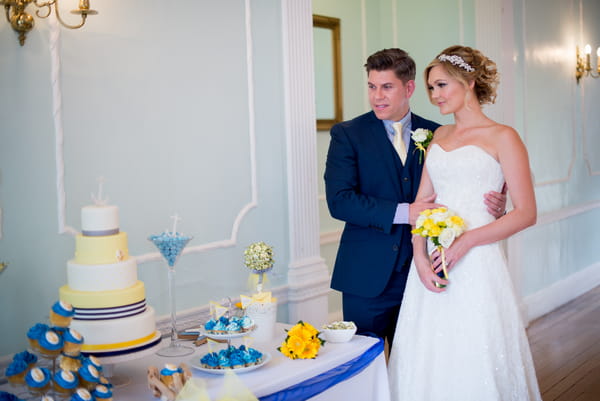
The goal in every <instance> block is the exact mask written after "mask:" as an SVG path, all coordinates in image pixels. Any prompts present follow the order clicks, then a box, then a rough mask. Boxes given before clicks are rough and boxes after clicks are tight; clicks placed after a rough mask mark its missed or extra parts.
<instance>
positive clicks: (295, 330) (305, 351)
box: [277, 320, 325, 359]
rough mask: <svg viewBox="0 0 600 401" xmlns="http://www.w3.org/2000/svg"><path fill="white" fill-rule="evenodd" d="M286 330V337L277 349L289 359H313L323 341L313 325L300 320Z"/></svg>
mask: <svg viewBox="0 0 600 401" xmlns="http://www.w3.org/2000/svg"><path fill="white" fill-rule="evenodd" d="M286 331H287V337H286V338H285V341H284V342H283V343H282V344H281V346H280V347H279V348H277V350H278V351H279V352H281V353H282V354H283V355H285V356H287V357H288V358H290V359H314V358H316V356H317V354H318V353H319V349H320V348H321V345H323V344H325V341H324V340H322V339H321V338H319V334H321V333H320V332H319V331H318V330H317V329H316V328H315V327H314V326H313V325H311V324H309V323H305V322H303V321H302V320H300V321H299V322H298V323H297V324H296V325H295V326H294V327H292V328H291V329H289V330H286Z"/></svg>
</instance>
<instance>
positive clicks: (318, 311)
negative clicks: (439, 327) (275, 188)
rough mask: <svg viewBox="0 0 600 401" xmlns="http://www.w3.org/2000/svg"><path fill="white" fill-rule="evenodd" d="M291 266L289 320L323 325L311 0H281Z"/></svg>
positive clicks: (325, 284) (325, 279)
mask: <svg viewBox="0 0 600 401" xmlns="http://www.w3.org/2000/svg"><path fill="white" fill-rule="evenodd" d="M282 30H283V32H282V37H283V57H284V60H283V68H284V86H285V94H284V98H285V99H284V100H285V126H286V130H285V131H286V142H287V168H288V173H287V177H288V207H289V213H288V214H289V243H290V265H289V271H288V284H289V294H288V301H289V303H288V305H289V310H288V312H289V320H290V322H293V323H295V322H296V321H297V320H300V319H302V320H305V321H307V322H310V323H311V324H314V325H319V326H320V325H321V324H323V323H326V320H327V314H328V306H327V293H328V292H329V271H328V269H327V266H326V265H325V262H324V260H323V259H322V258H321V256H320V253H319V252H320V246H319V212H318V200H317V196H318V193H317V155H316V152H317V143H316V112H315V93H314V66H313V34H312V3H311V0H283V1H282Z"/></svg>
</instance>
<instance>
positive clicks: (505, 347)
mask: <svg viewBox="0 0 600 401" xmlns="http://www.w3.org/2000/svg"><path fill="white" fill-rule="evenodd" d="M427 156H428V157H427V164H426V168H427V171H428V172H429V176H430V178H431V182H432V183H433V186H434V191H435V193H436V194H437V200H436V202H437V203H441V204H444V205H446V206H448V208H449V209H451V210H453V211H455V212H456V213H457V214H458V215H459V216H461V217H462V218H463V219H464V220H465V223H466V224H467V229H472V228H475V227H479V226H482V225H485V224H487V223H489V222H491V221H492V220H493V217H492V216H491V215H490V214H489V213H488V212H487V210H486V207H485V205H484V203H483V199H484V194H485V193H486V192H488V191H490V190H494V191H500V190H501V188H502V185H503V182H504V177H503V175H502V170H501V168H500V164H499V163H498V162H497V161H496V160H495V159H494V158H493V157H492V156H491V155H489V154H488V153H486V152H485V151H484V150H483V149H481V148H479V147H477V146H473V145H468V146H465V147H461V148H458V149H455V150H453V151H451V152H446V151H445V150H444V149H442V148H441V147H440V146H439V145H437V144H434V145H432V146H431V148H430V150H429V153H428V155H427ZM449 277H450V278H449V280H450V284H449V285H448V287H447V290H446V291H445V292H443V293H439V294H438V293H433V292H431V291H429V290H427V289H426V288H425V287H424V286H423V284H422V283H421V281H420V279H419V276H418V274H417V272H416V270H415V266H414V264H413V265H412V266H411V270H410V273H409V276H408V282H407V285H406V290H405V292H404V298H403V301H402V307H401V308H400V315H399V318H398V324H397V326H396V334H395V337H394V342H393V347H392V350H391V354H390V360H389V368H388V369H389V379H390V386H391V394H392V400H395V401H425V400H429V401H496V400H498V401H499V400H502V401H508V400H510V401H527V400H536V401H537V400H541V397H540V394H539V389H538V384H537V380H536V376H535V370H534V366H533V361H532V358H531V352H530V349H529V343H528V342H527V337H526V334H525V329H524V326H523V324H522V319H521V315H520V312H519V310H518V307H517V303H516V298H515V294H514V291H513V287H512V283H511V280H510V277H509V274H508V271H507V266H506V261H505V259H504V254H503V252H502V250H501V249H500V244H499V243H494V244H489V245H484V246H479V247H475V248H473V249H471V250H470V251H469V252H468V253H467V254H466V255H465V256H464V257H463V258H462V259H461V260H459V262H458V263H457V264H456V266H454V268H453V269H452V270H451V271H450V272H449Z"/></svg>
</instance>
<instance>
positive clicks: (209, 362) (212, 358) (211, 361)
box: [200, 352, 219, 369]
mask: <svg viewBox="0 0 600 401" xmlns="http://www.w3.org/2000/svg"><path fill="white" fill-rule="evenodd" d="M200 363H201V364H202V367H204V368H206V369H219V356H218V355H217V353H216V352H209V353H208V354H206V355H204V356H203V357H202V358H200Z"/></svg>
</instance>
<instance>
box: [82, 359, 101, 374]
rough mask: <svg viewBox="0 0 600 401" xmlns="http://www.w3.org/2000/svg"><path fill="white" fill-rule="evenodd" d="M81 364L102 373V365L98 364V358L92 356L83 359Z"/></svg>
mask: <svg viewBox="0 0 600 401" xmlns="http://www.w3.org/2000/svg"><path fill="white" fill-rule="evenodd" d="M83 364H84V365H92V366H93V367H95V368H96V370H97V371H98V372H102V364H101V363H100V360H99V359H98V358H96V357H95V356H94V355H90V356H86V357H84V358H83Z"/></svg>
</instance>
